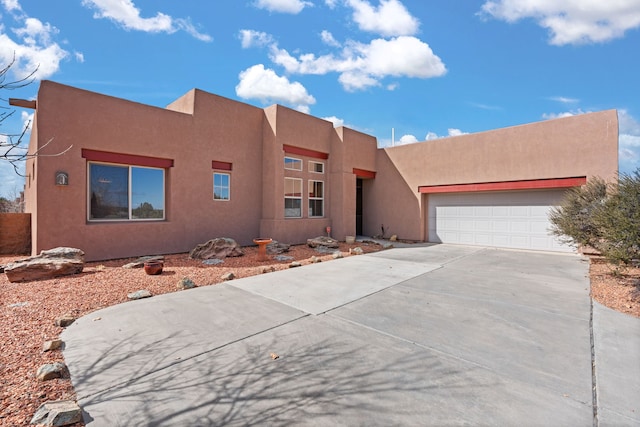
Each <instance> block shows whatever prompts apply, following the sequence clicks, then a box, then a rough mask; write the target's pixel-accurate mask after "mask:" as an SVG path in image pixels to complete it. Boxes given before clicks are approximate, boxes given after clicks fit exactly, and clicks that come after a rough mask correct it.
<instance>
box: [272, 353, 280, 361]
mask: <svg viewBox="0 0 640 427" xmlns="http://www.w3.org/2000/svg"><path fill="white" fill-rule="evenodd" d="M279 358H280V356H278V355H277V354H276V353H271V359H273V360H276V359H279Z"/></svg>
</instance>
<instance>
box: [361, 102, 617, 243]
mask: <svg viewBox="0 0 640 427" xmlns="http://www.w3.org/2000/svg"><path fill="white" fill-rule="evenodd" d="M377 154H378V158H377V167H378V176H377V177H376V179H375V182H374V183H373V184H372V187H373V188H372V191H373V193H375V200H370V202H371V206H370V207H369V208H368V212H373V213H374V215H370V216H369V218H368V222H367V227H366V229H367V230H371V228H372V227H373V228H374V229H375V228H376V227H379V225H380V224H382V223H384V224H385V225H386V224H389V227H390V230H391V233H392V234H397V235H398V236H399V237H401V238H406V239H415V240H423V239H425V237H426V236H425V231H424V228H425V226H424V218H423V210H424V209H426V200H423V198H422V196H421V195H420V193H419V192H418V187H419V186H429V185H446V184H466V183H482V182H500V181H518V180H537V179H546V178H568V177H578V176H586V177H587V178H591V177H594V176H599V177H602V178H605V179H613V178H614V177H615V176H616V173H617V170H618V118H617V112H616V111H615V110H608V111H602V112H597V113H590V114H583V115H579V116H572V117H566V118H560V119H555V120H547V121H542V122H538V123H532V124H526V125H521V126H514V127H510V128H505V129H497V130H493V131H488V132H482V133H477V134H468V135H461V136H457V137H451V138H442V139H438V140H433V141H426V142H421V143H416V144H408V145H403V146H398V147H392V148H385V149H383V150H379V151H378V153H377ZM390 219H391V220H390Z"/></svg>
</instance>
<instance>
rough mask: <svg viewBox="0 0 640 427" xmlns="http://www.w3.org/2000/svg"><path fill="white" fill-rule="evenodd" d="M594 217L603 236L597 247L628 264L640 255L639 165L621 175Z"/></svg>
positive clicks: (617, 262) (612, 258)
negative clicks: (628, 172) (631, 171)
mask: <svg viewBox="0 0 640 427" xmlns="http://www.w3.org/2000/svg"><path fill="white" fill-rule="evenodd" d="M593 221H594V224H595V226H596V227H597V228H598V229H599V230H600V233H601V237H602V238H601V242H600V243H599V248H598V249H599V250H600V251H601V252H602V254H603V255H604V256H605V257H606V258H607V259H608V260H609V261H611V262H613V263H614V264H616V265H620V264H625V265H627V264H631V263H632V262H633V261H634V260H638V259H640V169H636V171H635V172H633V173H631V174H621V175H620V177H619V179H618V185H617V187H616V188H615V189H614V191H612V192H611V194H610V196H609V197H608V198H607V201H606V203H605V204H604V205H603V206H602V208H601V209H598V210H597V212H595V213H594V218H593Z"/></svg>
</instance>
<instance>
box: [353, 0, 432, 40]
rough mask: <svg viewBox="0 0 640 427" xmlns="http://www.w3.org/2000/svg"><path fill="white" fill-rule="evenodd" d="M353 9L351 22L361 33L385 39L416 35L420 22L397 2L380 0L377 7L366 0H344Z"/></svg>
mask: <svg viewBox="0 0 640 427" xmlns="http://www.w3.org/2000/svg"><path fill="white" fill-rule="evenodd" d="M346 3H347V5H349V6H350V7H351V8H352V9H353V20H354V21H355V22H356V23H357V24H358V27H359V28H360V29H361V30H363V31H368V32H372V33H376V34H381V35H383V36H386V37H391V36H408V35H413V34H416V33H417V31H418V28H419V26H420V21H418V20H417V19H416V18H415V17H413V16H412V15H411V14H410V13H409V11H408V10H407V8H406V7H405V6H404V5H403V4H402V3H401V2H400V1H399V0H380V5H379V6H378V7H374V6H372V5H371V4H370V3H369V2H368V1H366V0H346Z"/></svg>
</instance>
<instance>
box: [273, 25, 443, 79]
mask: <svg viewBox="0 0 640 427" xmlns="http://www.w3.org/2000/svg"><path fill="white" fill-rule="evenodd" d="M271 60H272V61H273V62H274V63H276V64H278V65H281V66H283V67H284V68H285V69H286V70H287V72H289V73H297V74H327V73H329V72H337V73H340V77H339V79H338V80H339V81H340V83H341V84H342V86H343V87H344V88H345V89H346V90H348V91H356V90H363V89H366V88H368V87H371V86H378V85H380V80H381V79H383V78H384V77H387V76H394V77H416V78H430V77H439V76H442V75H444V74H445V73H446V72H447V69H446V67H445V65H444V64H443V62H442V60H441V59H440V58H439V57H438V56H437V55H435V54H434V53H433V51H432V50H431V48H430V47H429V45H428V44H426V43H424V42H422V41H421V40H419V39H417V38H415V37H407V36H401V37H396V38H393V39H390V40H384V39H375V40H372V41H371V43H369V44H363V43H358V42H354V41H349V42H348V43H347V44H346V45H345V47H344V48H343V50H342V51H341V53H340V56H339V57H336V56H334V55H333V54H330V55H323V56H319V57H316V56H315V55H314V54H310V53H309V54H302V55H300V56H298V57H297V58H295V57H293V56H291V55H290V54H289V52H287V51H286V50H284V49H279V48H278V47H277V46H275V45H273V46H272V49H271Z"/></svg>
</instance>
